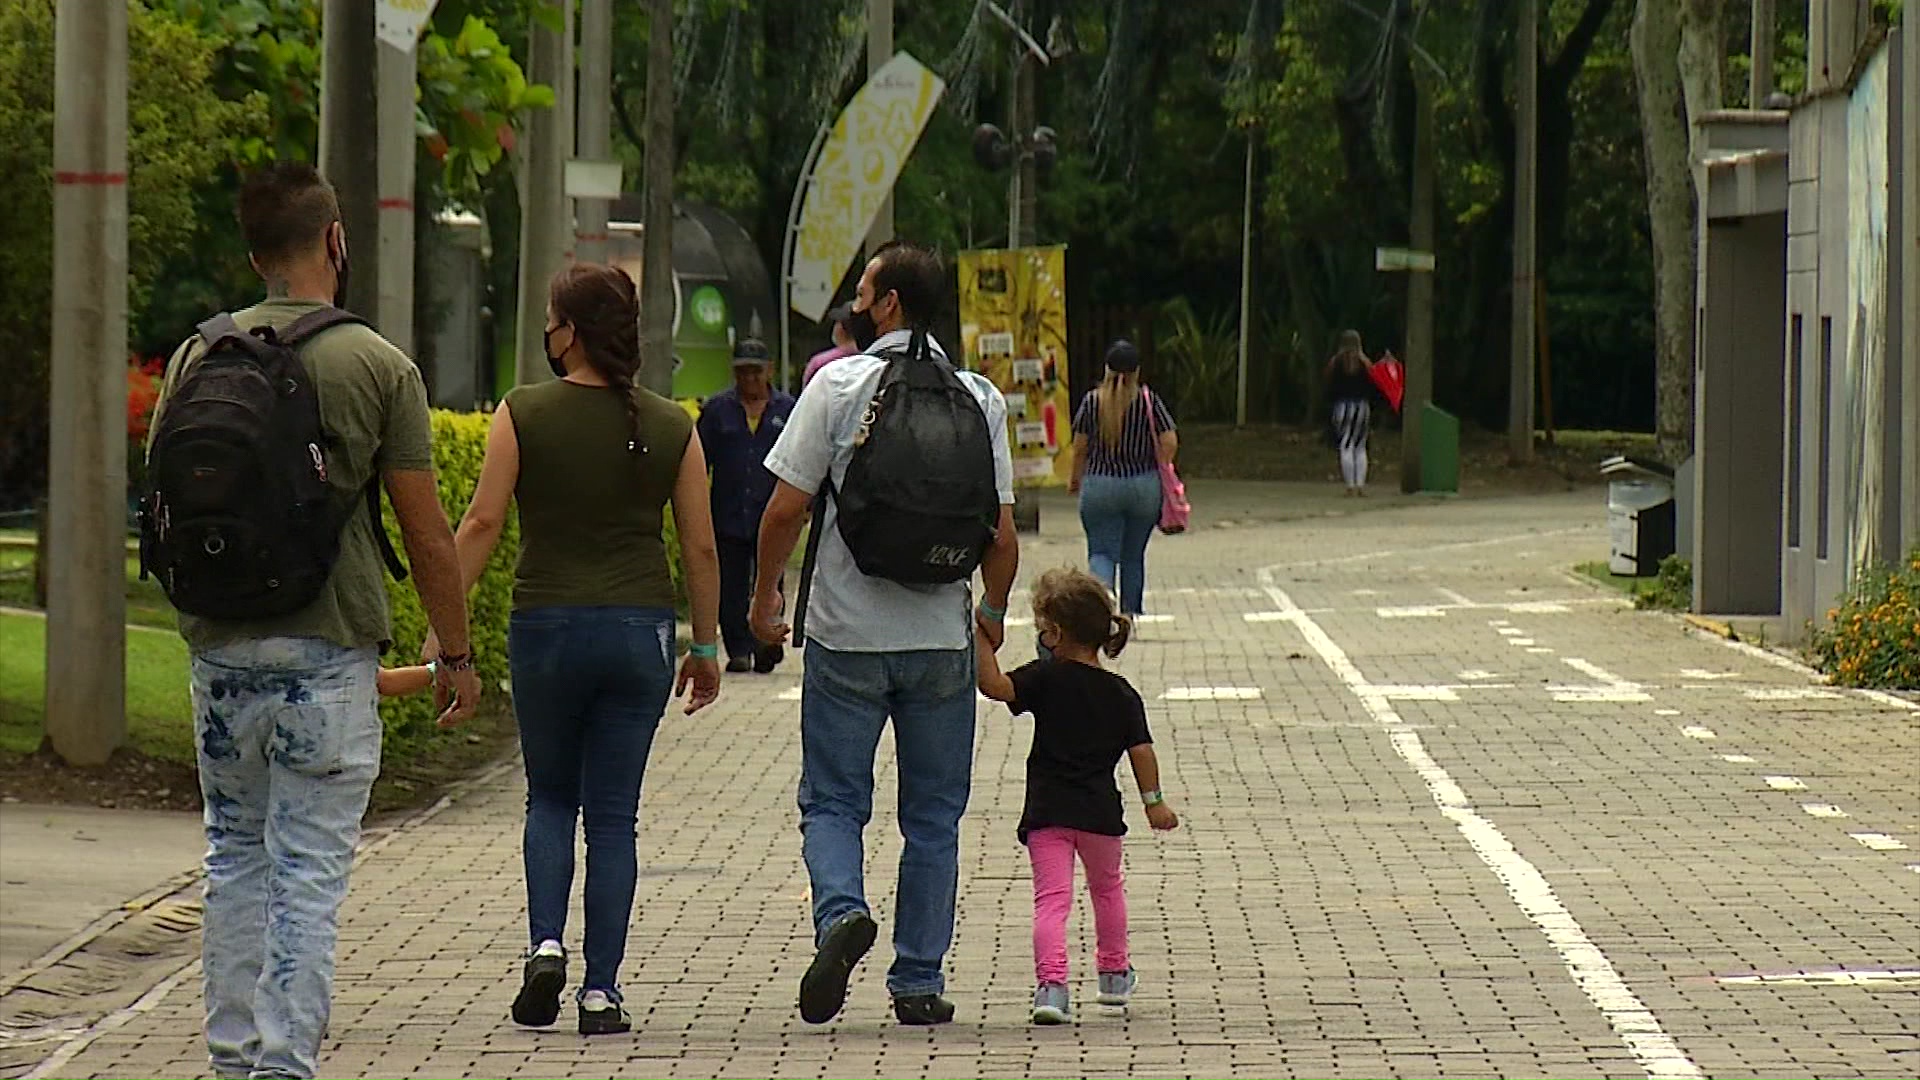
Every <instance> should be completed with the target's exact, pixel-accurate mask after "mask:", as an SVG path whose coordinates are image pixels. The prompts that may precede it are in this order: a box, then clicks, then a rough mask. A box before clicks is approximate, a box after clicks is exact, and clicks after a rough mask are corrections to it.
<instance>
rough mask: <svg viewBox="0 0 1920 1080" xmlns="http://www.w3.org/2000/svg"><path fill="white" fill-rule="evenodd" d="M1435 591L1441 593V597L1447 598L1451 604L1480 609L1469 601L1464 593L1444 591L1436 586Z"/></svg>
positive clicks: (1450, 590)
mask: <svg viewBox="0 0 1920 1080" xmlns="http://www.w3.org/2000/svg"><path fill="white" fill-rule="evenodd" d="M1433 591H1434V592H1437V593H1439V594H1440V595H1441V596H1444V597H1446V598H1447V601H1448V602H1449V603H1452V604H1457V605H1459V606H1460V607H1479V606H1480V605H1478V604H1476V603H1474V602H1473V601H1472V600H1471V599H1469V598H1468V597H1467V596H1466V595H1465V594H1464V593H1457V592H1454V591H1453V590H1452V589H1443V588H1440V587H1439V586H1437V585H1436V586H1434V589H1433Z"/></svg>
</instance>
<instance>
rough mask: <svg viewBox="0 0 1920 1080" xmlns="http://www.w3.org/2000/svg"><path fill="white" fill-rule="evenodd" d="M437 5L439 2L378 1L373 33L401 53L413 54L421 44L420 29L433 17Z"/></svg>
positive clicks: (432, 0)
mask: <svg viewBox="0 0 1920 1080" xmlns="http://www.w3.org/2000/svg"><path fill="white" fill-rule="evenodd" d="M437 3H439V0H377V3H375V4H374V8H373V32H374V33H375V34H376V35H378V36H379V38H380V40H381V41H384V42H386V43H387V44H389V45H391V46H393V47H394V48H396V49H399V50H400V51H401V52H412V51H413V47H414V46H415V45H417V44H419V43H420V28H421V27H422V26H425V25H426V24H427V19H429V18H430V17H432V15H433V7H434V5H435V4H437Z"/></svg>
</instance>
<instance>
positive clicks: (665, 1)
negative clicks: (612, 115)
mask: <svg viewBox="0 0 1920 1080" xmlns="http://www.w3.org/2000/svg"><path fill="white" fill-rule="evenodd" d="M646 123H647V147H646V201H647V211H646V215H647V228H646V232H645V233H644V234H643V235H642V238H641V239H642V241H643V250H642V252H641V258H642V260H643V267H644V268H643V269H642V271H641V282H640V290H641V292H640V357H641V381H642V382H644V383H645V384H646V385H647V386H648V387H650V388H652V389H653V390H654V391H655V392H657V393H661V394H669V395H670V394H672V392H673V0H648V3H647V121H646Z"/></svg>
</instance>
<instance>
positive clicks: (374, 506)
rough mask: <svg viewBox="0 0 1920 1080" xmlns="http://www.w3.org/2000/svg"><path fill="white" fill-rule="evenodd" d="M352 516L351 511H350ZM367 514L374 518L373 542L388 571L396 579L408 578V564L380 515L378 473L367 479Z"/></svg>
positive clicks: (403, 579)
mask: <svg viewBox="0 0 1920 1080" xmlns="http://www.w3.org/2000/svg"><path fill="white" fill-rule="evenodd" d="M349 516H351V513H349ZM367 516H369V517H371V518H373V542H374V544H375V546H377V547H378V548H379V549H380V561H381V562H383V563H386V564H387V573H389V574H391V575H393V580H395V581H405V580H407V564H406V563H403V562H401V561H400V553H399V552H397V551H395V550H393V541H392V540H390V539H388V537H387V526H386V523H385V522H384V521H382V520H381V517H380V477H379V475H378V474H376V475H375V476H374V477H373V479H371V480H368V481H367Z"/></svg>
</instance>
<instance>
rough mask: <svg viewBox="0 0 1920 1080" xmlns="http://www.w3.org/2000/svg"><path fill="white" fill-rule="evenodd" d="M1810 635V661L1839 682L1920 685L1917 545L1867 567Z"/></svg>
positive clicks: (1893, 686)
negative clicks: (1896, 562) (1891, 562)
mask: <svg viewBox="0 0 1920 1080" xmlns="http://www.w3.org/2000/svg"><path fill="white" fill-rule="evenodd" d="M1827 622H1828V625H1827V627H1826V628H1825V629H1822V630H1818V631H1816V632H1815V633H1814V635H1813V650H1812V651H1813V660H1814V665H1815V666H1816V667H1818V668H1819V669H1820V670H1821V671H1823V672H1825V673H1826V674H1827V675H1829V676H1831V677H1832V679H1833V681H1834V682H1835V683H1836V684H1838V685H1840V686H1862V687H1874V688H1878V689H1882V690H1920V548H1915V549H1914V550H1913V551H1911V552H1909V553H1908V554H1907V558H1906V562H1905V563H1904V564H1903V565H1901V566H1898V567H1895V568H1894V569H1892V570H1884V569H1877V568H1876V569H1873V570H1869V571H1865V572H1863V573H1862V574H1861V575H1860V581H1859V583H1858V584H1857V585H1855V586H1854V588H1853V590H1852V591H1851V592H1849V593H1848V594H1847V596H1846V598H1845V599H1843V600H1841V602H1840V606H1839V607H1837V608H1834V609H1833V610H1832V611H1829V612H1828V613H1827Z"/></svg>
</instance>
